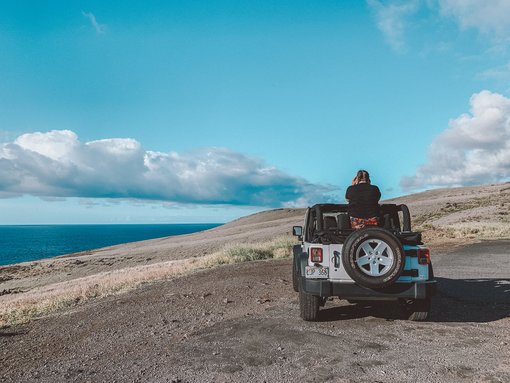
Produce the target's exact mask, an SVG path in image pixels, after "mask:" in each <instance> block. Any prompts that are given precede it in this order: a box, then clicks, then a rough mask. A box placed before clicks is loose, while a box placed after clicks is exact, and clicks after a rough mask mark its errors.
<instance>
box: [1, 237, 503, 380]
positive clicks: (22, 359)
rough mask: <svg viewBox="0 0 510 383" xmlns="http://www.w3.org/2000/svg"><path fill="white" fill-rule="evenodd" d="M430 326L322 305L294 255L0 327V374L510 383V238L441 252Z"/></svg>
mask: <svg viewBox="0 0 510 383" xmlns="http://www.w3.org/2000/svg"><path fill="white" fill-rule="evenodd" d="M433 261H434V267H435V273H436V277H437V279H438V281H439V293H438V295H437V297H436V298H435V300H434V302H433V305H434V306H433V312H432V315H431V319H430V321H429V322H408V321H405V320H402V319H400V317H399V311H398V310H397V308H396V307H395V306H394V305H389V304H384V305H382V304H379V305H376V306H372V307H370V306H367V305H364V306H362V305H355V304H354V305H351V304H348V303H346V302H344V301H339V300H334V301H330V302H327V304H326V307H325V308H324V309H323V310H322V311H321V321H320V322H316V323H307V322H303V321H301V320H300V319H299V310H298V309H299V308H298V302H297V294H296V293H294V291H293V290H292V286H291V283H290V279H291V276H290V269H291V267H290V265H291V262H290V261H289V260H283V261H264V262H256V263H249V264H240V265H233V266H226V267H222V268H218V269H215V270H210V271H202V272H197V273H195V274H194V275H191V276H187V277H183V278H179V279H176V280H173V281H166V282H161V283H156V284H152V285H147V286H145V287H143V288H141V289H138V290H136V291H134V292H131V293H127V294H124V295H121V296H116V297H108V298H104V299H101V300H98V301H95V302H89V303H87V304H85V305H83V306H80V307H78V308H76V309H74V310H71V311H66V312H61V313H58V314H54V315H51V316H49V317H46V318H43V319H39V320H37V321H34V322H32V323H31V324H29V325H25V326H19V327H16V328H10V329H3V330H0V381H1V382H264V381H265V382H291V381H292V382H297V381H300V382H326V381H331V382H410V381H414V382H474V381H477V382H509V381H510V345H509V344H510V319H509V317H510V275H509V270H510V241H498V242H485V243H481V244H476V245H471V246H469V247H466V248H463V249H459V250H456V252H455V253H451V254H447V255H433Z"/></svg>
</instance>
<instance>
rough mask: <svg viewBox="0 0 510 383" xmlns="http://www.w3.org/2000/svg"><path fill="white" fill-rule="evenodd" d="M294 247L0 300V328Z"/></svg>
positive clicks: (140, 270)
mask: <svg viewBox="0 0 510 383" xmlns="http://www.w3.org/2000/svg"><path fill="white" fill-rule="evenodd" d="M294 244H296V240H295V238H294V237H279V238H276V239H274V240H273V241H271V242H267V243H260V244H229V245H227V246H225V247H224V248H223V249H222V250H221V251H219V252H217V253H213V254H209V255H206V256H203V257H200V258H191V259H184V260H177V261H168V262H160V263H156V264H151V265H144V266H136V267H129V268H124V269H120V270H114V271H108V272H102V273H98V274H95V275H91V276H87V277H83V278H77V279H74V280H71V281H66V282H60V283H54V284H50V285H47V286H42V287H38V288H35V289H33V290H30V291H28V292H25V293H19V294H9V295H3V296H1V297H0V305H1V306H0V327H5V326H13V325H16V324H21V323H27V322H28V321H30V320H31V319H32V318H34V317H38V316H42V315H45V314H47V313H50V312H53V311H56V310H59V309H62V308H66V307H72V306H75V305H78V304H80V303H82V302H84V301H87V300H89V299H91V298H98V297H105V296H109V295H114V294H120V293H123V292H126V291H128V290H132V289H134V288H136V287H138V286H140V285H142V284H146V283H150V282H154V281H158V280H163V279H169V278H175V277H178V276H181V275H186V274H190V273H192V272H194V271H197V270H201V269H208V268H213V267H217V266H219V265H225V264H233V263H240V262H249V261H255V260H263V259H271V258H285V257H289V256H290V255H291V253H292V246H293V245H294Z"/></svg>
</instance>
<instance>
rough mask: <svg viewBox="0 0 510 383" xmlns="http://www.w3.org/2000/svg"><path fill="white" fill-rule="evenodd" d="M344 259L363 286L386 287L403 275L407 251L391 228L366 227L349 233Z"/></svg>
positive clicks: (346, 267) (354, 278) (354, 276)
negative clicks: (405, 252)
mask: <svg viewBox="0 0 510 383" xmlns="http://www.w3.org/2000/svg"><path fill="white" fill-rule="evenodd" d="M342 261H343V264H344V267H345V271H346V272H347V274H348V275H349V276H350V277H351V278H352V279H353V280H354V282H356V283H357V284H359V285H360V286H364V287H368V288H383V287H387V286H389V285H391V284H392V283H393V282H395V281H396V280H397V279H398V278H399V277H400V274H402V270H403V269H404V263H405V255H404V251H403V249H402V245H401V244H400V242H399V240H398V239H397V237H395V236H394V235H393V234H392V233H391V232H389V231H388V230H385V229H382V228H380V227H366V228H363V229H361V230H357V231H354V232H353V233H352V234H351V235H349V237H347V239H346V241H345V244H344V247H343V250H342Z"/></svg>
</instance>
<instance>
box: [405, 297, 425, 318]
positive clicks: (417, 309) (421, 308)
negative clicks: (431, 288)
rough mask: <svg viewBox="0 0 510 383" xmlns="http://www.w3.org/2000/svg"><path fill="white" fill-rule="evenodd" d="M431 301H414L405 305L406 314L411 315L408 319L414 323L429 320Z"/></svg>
mask: <svg viewBox="0 0 510 383" xmlns="http://www.w3.org/2000/svg"><path fill="white" fill-rule="evenodd" d="M430 306H431V299H430V297H429V298H425V299H412V300H411V301H409V302H406V303H405V310H406V313H407V314H408V315H409V316H408V318H407V319H409V320H412V321H424V320H427V318H428V317H429V313H430Z"/></svg>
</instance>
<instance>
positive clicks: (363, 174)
mask: <svg viewBox="0 0 510 383" xmlns="http://www.w3.org/2000/svg"><path fill="white" fill-rule="evenodd" d="M356 177H357V178H358V182H366V183H370V175H369V174H368V172H367V171H366V170H358V173H357V174H356Z"/></svg>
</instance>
